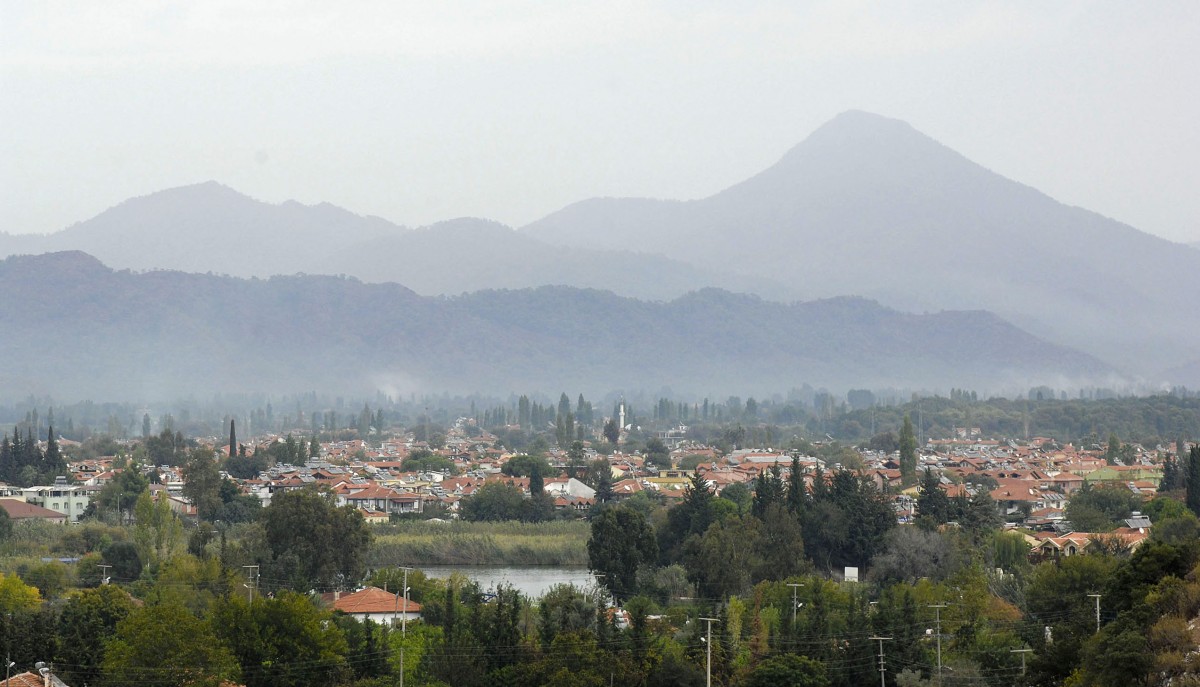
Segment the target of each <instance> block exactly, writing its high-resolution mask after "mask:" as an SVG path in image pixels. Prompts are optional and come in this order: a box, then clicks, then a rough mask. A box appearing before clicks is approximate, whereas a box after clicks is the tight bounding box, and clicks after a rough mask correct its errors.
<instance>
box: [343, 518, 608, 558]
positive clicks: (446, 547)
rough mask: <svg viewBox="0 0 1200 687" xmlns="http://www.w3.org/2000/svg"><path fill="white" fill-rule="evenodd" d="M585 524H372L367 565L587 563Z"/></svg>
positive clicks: (561, 522)
mask: <svg viewBox="0 0 1200 687" xmlns="http://www.w3.org/2000/svg"><path fill="white" fill-rule="evenodd" d="M590 532H591V528H590V525H589V524H588V523H587V522H585V521H582V520H555V521H551V522H539V523H523V522H519V521H500V522H468V521H464V520H457V521H454V522H449V523H427V522H420V521H410V522H403V523H398V524H396V525H390V526H384V527H381V528H378V529H377V531H376V536H375V537H374V542H373V543H372V546H371V549H370V552H369V554H368V557H367V563H368V565H369V566H370V567H372V568H378V567H383V566H395V565H462V564H472V565H568V566H583V565H586V564H587V539H588V536H589V534H590Z"/></svg>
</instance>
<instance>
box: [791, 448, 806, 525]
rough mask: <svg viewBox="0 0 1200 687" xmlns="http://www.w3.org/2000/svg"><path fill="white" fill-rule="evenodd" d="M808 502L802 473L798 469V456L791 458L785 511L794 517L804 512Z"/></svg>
mask: <svg viewBox="0 0 1200 687" xmlns="http://www.w3.org/2000/svg"><path fill="white" fill-rule="evenodd" d="M807 501H808V490H807V489H806V488H805V486H804V471H803V469H801V467H800V456H799V455H794V456H792V467H791V470H790V471H789V472H788V486H787V509H788V511H790V512H791V513H792V514H794V515H799V514H801V513H803V512H804V505H805V503H806V502H807Z"/></svg>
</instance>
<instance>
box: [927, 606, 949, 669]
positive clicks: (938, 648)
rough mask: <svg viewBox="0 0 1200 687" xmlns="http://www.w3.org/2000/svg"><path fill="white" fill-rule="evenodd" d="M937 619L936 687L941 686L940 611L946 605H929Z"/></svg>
mask: <svg viewBox="0 0 1200 687" xmlns="http://www.w3.org/2000/svg"><path fill="white" fill-rule="evenodd" d="M929 607H930V608H932V609H933V610H934V613H935V614H936V617H937V652H938V672H937V675H938V687H941V684H942V609H943V608H945V607H946V604H930V606H929Z"/></svg>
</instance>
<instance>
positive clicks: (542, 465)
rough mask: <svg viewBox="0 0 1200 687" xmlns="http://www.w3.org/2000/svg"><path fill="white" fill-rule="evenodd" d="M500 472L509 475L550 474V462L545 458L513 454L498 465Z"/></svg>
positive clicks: (551, 472)
mask: <svg viewBox="0 0 1200 687" xmlns="http://www.w3.org/2000/svg"><path fill="white" fill-rule="evenodd" d="M500 472H501V473H503V474H505V475H509V476H510V477H529V476H531V475H533V474H534V473H535V472H537V473H538V474H540V475H543V476H545V475H552V474H553V473H554V471H553V470H551V468H550V463H548V462H546V459H545V458H542V457H534V456H529V455H519V456H513V457H512V458H509V459H508V462H506V463H505V464H504V465H502V466H501V467H500Z"/></svg>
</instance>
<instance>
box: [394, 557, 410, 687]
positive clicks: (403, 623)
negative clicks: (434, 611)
mask: <svg viewBox="0 0 1200 687" xmlns="http://www.w3.org/2000/svg"><path fill="white" fill-rule="evenodd" d="M400 569H401V570H403V571H404V588H403V590H402V591H403V592H404V615H402V616H400V687H404V648H405V647H404V643H405V642H406V641H408V571H410V570H412V568H406V567H403V566H401V567H400ZM396 598H397V599H399V598H400V596H399V595H397V596H396ZM395 624H396V619H395V618H392V626H393V627H395Z"/></svg>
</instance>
